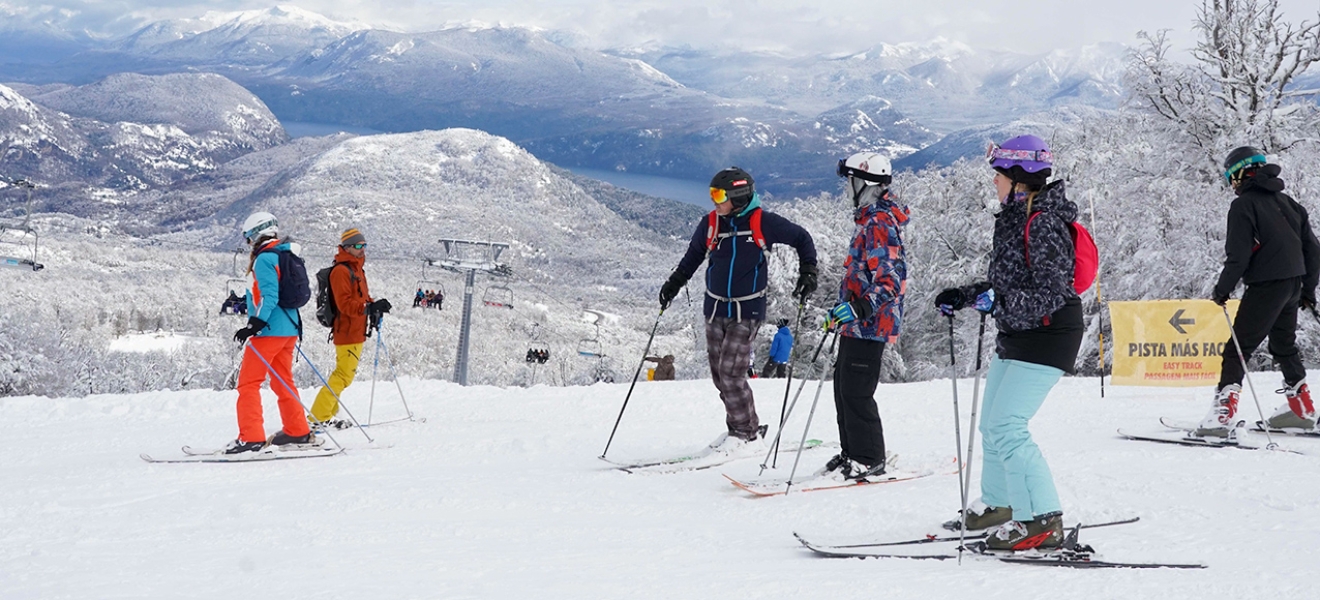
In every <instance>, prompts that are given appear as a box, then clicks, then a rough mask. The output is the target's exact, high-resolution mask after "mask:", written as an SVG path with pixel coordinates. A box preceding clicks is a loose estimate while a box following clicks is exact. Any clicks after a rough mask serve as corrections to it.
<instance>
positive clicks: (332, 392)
mask: <svg viewBox="0 0 1320 600" xmlns="http://www.w3.org/2000/svg"><path fill="white" fill-rule="evenodd" d="M294 347H295V348H297V349H298V355H299V356H302V357H303V360H305V361H307V366H309V367H311V368H312V372H313V373H316V378H317V379H320V380H321V385H324V386H325V389H326V390H328V391H329V392H330V395H331V396H334V397H335V402H338V403H339V407H340V408H342V409H344V414H346V415H348V418H349V419H350V420H352V421H353V424H354V425H357V426H358V429H361V430H362V435H365V436H367V443H368V444H371V443H374V442H375V441H376V440H373V439H371V436H370V435H368V434H367V429H366V428H365V427H363V426H362V423H360V422H358V420H357V417H354V416H353V411H351V410H349V409H348V405H347V404H344V401H343V400H342V399H341V398H340V397H339V394H336V393H335V390H334V388H331V387H330V382H329V381H328V380H327V379H326V378H325V376H324V375H322V374H321V371H320V370H319V369H317V368H316V364H314V363H313V362H312V359H311V358H308V356H307V353H305V352H303V349H302V344H298V345H296V346H294ZM272 373H273V372H272ZM308 414H311V413H310V412H309V413H308ZM312 418H313V419H315V418H316V417H315V416H313V417H312ZM326 429H329V427H326V428H325V429H322V431H325V430H326ZM336 443H337V442H336Z"/></svg>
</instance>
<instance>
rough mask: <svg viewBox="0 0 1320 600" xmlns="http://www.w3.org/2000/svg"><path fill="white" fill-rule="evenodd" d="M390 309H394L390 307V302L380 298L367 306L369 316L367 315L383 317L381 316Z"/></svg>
mask: <svg viewBox="0 0 1320 600" xmlns="http://www.w3.org/2000/svg"><path fill="white" fill-rule="evenodd" d="M391 308H394V307H393V306H390V301H389V300H386V299H384V298H381V299H380V300H377V301H375V302H372V303H371V304H368V305H367V314H369V315H377V316H379V315H383V314H385V313H387V312H390V309H391Z"/></svg>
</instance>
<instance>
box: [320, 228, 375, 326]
mask: <svg viewBox="0 0 1320 600" xmlns="http://www.w3.org/2000/svg"><path fill="white" fill-rule="evenodd" d="M362 262H363V259H361V258H354V257H353V255H351V254H349V253H348V252H345V251H344V249H343V248H340V249H339V252H337V253H336V254H335V268H334V269H331V270H330V290H331V291H333V292H334V295H335V309H336V310H338V311H339V316H337V317H335V326H334V327H331V328H330V336H331V337H332V338H333V339H334V341H335V345H336V346H344V345H348V344H361V343H363V342H365V341H366V340H367V305H368V304H370V303H371V294H370V293H368V291H367V275H366V273H365V272H363V271H362ZM340 264H343V265H345V266H347V267H348V268H347V269H340V268H339V265H340Z"/></svg>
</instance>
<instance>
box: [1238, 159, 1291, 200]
mask: <svg viewBox="0 0 1320 600" xmlns="http://www.w3.org/2000/svg"><path fill="white" fill-rule="evenodd" d="M1282 172H1283V167H1280V166H1279V165H1276V164H1273V163H1270V164H1267V165H1265V166H1263V167H1261V168H1259V169H1256V173H1255V174H1254V175H1252V176H1251V177H1250V178H1248V179H1244V180H1243V181H1242V185H1240V186H1238V189H1237V193H1238V195H1239V196H1240V195H1242V194H1243V193H1244V192H1246V191H1248V190H1251V189H1253V188H1260V189H1262V190H1265V191H1267V192H1272V193H1277V192H1282V191H1283V180H1282V179H1279V173H1282Z"/></svg>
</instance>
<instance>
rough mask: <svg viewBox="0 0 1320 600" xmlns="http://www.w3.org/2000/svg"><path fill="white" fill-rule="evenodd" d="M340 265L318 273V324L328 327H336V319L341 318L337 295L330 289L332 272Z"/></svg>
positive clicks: (334, 265) (336, 264) (337, 264)
mask: <svg viewBox="0 0 1320 600" xmlns="http://www.w3.org/2000/svg"><path fill="white" fill-rule="evenodd" d="M340 264H342V263H335V264H333V265H330V266H328V267H326V268H324V269H321V270H320V271H317V272H316V322H317V323H320V324H322V325H324V326H326V327H334V326H335V319H336V318H338V317H339V308H338V307H337V306H335V293H334V291H333V290H331V289H330V272H331V271H333V270H335V267H338V266H339V265H340ZM350 271H351V270H350Z"/></svg>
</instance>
